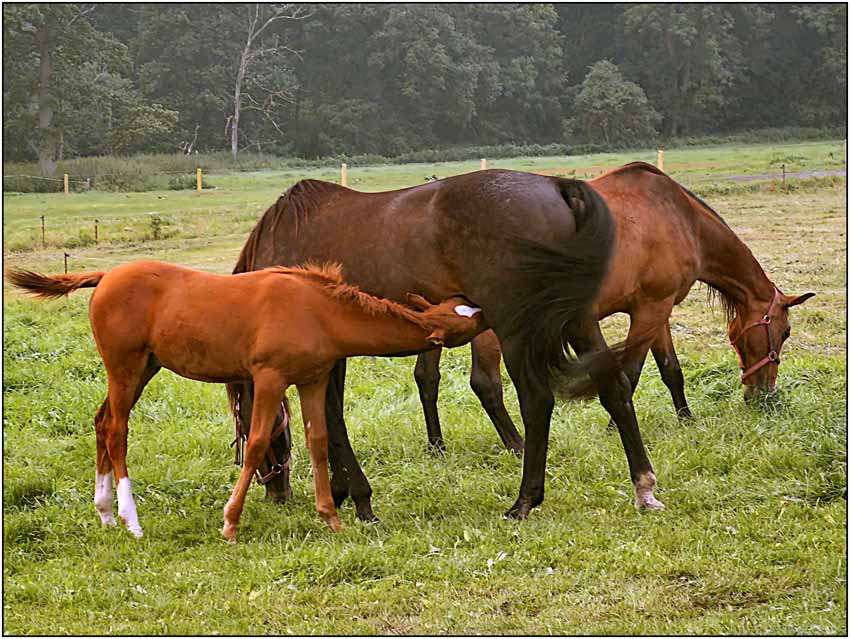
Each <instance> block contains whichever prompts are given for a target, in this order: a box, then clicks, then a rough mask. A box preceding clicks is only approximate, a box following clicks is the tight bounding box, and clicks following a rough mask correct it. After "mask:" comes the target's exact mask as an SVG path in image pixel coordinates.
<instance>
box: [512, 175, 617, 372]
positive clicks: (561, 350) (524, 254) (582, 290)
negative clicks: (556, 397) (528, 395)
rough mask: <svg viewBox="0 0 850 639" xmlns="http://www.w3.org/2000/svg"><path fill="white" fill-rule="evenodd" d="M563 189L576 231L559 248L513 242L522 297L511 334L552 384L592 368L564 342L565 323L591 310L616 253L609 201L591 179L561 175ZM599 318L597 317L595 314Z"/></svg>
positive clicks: (530, 369) (528, 366) (527, 365)
mask: <svg viewBox="0 0 850 639" xmlns="http://www.w3.org/2000/svg"><path fill="white" fill-rule="evenodd" d="M558 187H559V188H560V191H561V194H562V195H563V197H564V200H565V201H566V202H567V204H568V206H569V207H570V208H571V209H572V211H573V214H574V215H575V219H576V235H575V237H574V238H572V239H571V240H569V241H567V242H565V243H562V244H561V245H560V246H552V245H551V244H543V243H540V242H537V241H533V240H528V239H525V238H523V239H517V240H515V241H514V244H515V246H516V249H515V250H517V252H518V254H519V255H520V256H521V257H520V260H519V264H518V267H517V275H518V277H519V279H520V283H521V284H520V290H522V295H521V296H518V297H521V298H522V299H521V300H519V304H518V307H517V308H516V314H515V316H514V317H513V318H512V321H511V333H512V334H513V335H516V336H519V338H520V340H521V341H522V342H523V343H525V344H526V349H525V353H526V355H525V356H526V361H525V368H526V370H527V371H528V372H529V374H530V375H531V376H532V377H533V378H535V379H536V380H537V381H538V382H548V383H549V386H550V388H560V387H563V383H562V381H563V380H559V378H563V377H568V378H573V377H575V376H577V375H580V374H582V373H586V372H587V371H588V366H587V364H585V363H582V362H577V361H576V360H575V359H574V358H572V357H571V356H570V354H569V352H568V351H567V349H566V344H565V343H564V334H565V331H564V329H565V327H566V326H567V325H568V324H570V323H571V322H575V321H580V320H582V319H584V318H587V317H588V314H590V313H592V308H593V303H594V302H595V300H596V297H597V295H598V294H599V290H600V288H601V287H602V283H603V281H604V279H605V276H606V275H607V273H608V265H609V262H610V260H611V256H612V254H613V251H614V242H615V240H616V232H617V227H616V223H615V222H614V218H613V217H612V216H611V212H610V211H609V210H608V205H607V204H606V203H605V200H603V199H602V197H601V196H600V195H599V194H598V193H597V192H596V191H595V190H594V189H593V187H591V186H590V185H588V184H587V183H586V182H583V181H581V180H569V179H562V178H558ZM593 319H595V318H593Z"/></svg>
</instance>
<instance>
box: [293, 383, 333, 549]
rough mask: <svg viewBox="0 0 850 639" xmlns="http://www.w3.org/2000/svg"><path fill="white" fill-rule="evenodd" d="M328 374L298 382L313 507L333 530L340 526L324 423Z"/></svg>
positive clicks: (326, 431)
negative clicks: (334, 499)
mask: <svg viewBox="0 0 850 639" xmlns="http://www.w3.org/2000/svg"><path fill="white" fill-rule="evenodd" d="M327 385H328V378H327V377H325V378H323V379H321V380H320V381H318V382H316V383H314V384H310V385H307V386H298V397H299V398H300V399H301V418H302V421H303V422H304V438H305V440H306V441H307V449H308V450H309V451H310V461H311V462H312V465H313V484H314V486H315V490H316V510H317V511H318V512H319V517H321V518H322V519H323V520H324V521H325V523H326V524H327V525H328V528H330V529H331V531H333V532H339V531H341V530H342V524H341V523H340V521H339V516H338V515H337V512H336V508H335V507H334V501H333V497H332V495H331V482H330V477H329V476H328V430H327V425H326V423H325V398H326V391H327Z"/></svg>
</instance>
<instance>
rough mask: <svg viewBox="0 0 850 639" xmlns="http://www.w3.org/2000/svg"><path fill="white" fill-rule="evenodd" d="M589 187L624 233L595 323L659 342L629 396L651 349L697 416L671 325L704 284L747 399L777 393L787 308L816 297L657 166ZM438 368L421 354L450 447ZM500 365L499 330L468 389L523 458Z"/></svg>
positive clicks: (482, 347) (419, 375) (419, 365)
mask: <svg viewBox="0 0 850 639" xmlns="http://www.w3.org/2000/svg"><path fill="white" fill-rule="evenodd" d="M590 184H592V185H593V187H594V188H595V189H596V190H597V192H598V193H599V194H600V195H602V197H603V198H605V201H606V202H607V203H608V207H609V208H610V210H611V214H612V215H613V216H614V219H615V220H616V222H617V229H618V233H617V244H616V249H615V251H614V258H613V260H612V262H611V268H610V269H609V271H608V276H607V277H606V278H605V284H604V285H603V287H602V292H601V293H600V295H599V298H598V300H597V302H596V315H597V317H599V318H600V319H602V318H604V317H607V316H609V315H612V314H614V313H626V314H628V315H629V317H630V319H631V324H630V329H629V333H630V334H634V333H636V332H644V331H650V332H653V333H654V335H655V337H654V339H653V340H652V341H651V344H650V343H649V342H647V343H646V348H644V349H641V348H637V349H635V350H634V351H632V353H631V355H632V357H631V359H630V361H628V362H625V363H624V367H625V369H626V373H627V375H628V376H629V379H630V381H631V384H632V389H634V387H635V386H637V383H638V380H639V378H640V373H641V368H642V367H643V363H644V360H645V358H646V354H647V350H648V348H650V347H651V349H652V354H653V356H654V358H655V362H656V364H657V365H658V369H659V371H660V372H661V379H662V380H663V381H664V384H665V385H666V386H667V388H668V389H669V390H670V393H671V395H672V397H673V403H674V405H675V407H676V411H677V413H678V414H679V415H680V416H683V417H688V416H690V410H689V408H688V404H687V401H686V400H685V392H684V378H683V376H682V371H681V369H680V367H679V360H678V358H677V357H676V351H675V350H674V349H673V340H672V338H671V336H670V324H669V317H670V313H671V311H672V309H673V306H674V305H676V304H678V303H679V302H681V301H682V300H683V299H684V298H685V296H686V295H687V294H688V292H689V291H690V289H691V287H692V286H693V285H694V283H695V282H696V281H698V280H699V281H701V282H704V283H706V284H708V285H709V286H710V287H711V290H712V291H716V292H717V293H719V296H720V300H721V302H722V304H723V307H724V309H725V310H726V313H727V320H728V322H729V339H730V342H731V344H732V347H733V348H734V349H735V350H736V351H737V352H738V353H739V363H740V365H741V371H742V375H741V382H742V383H743V385H744V392H745V397H747V398H751V397H754V396H756V395H757V394H759V393H762V392H765V391H772V390H773V388H774V387H775V385H776V376H777V372H778V369H779V353H780V350H781V348H782V344H783V342H784V341H785V340H786V339H787V338H788V335H789V334H790V326H789V318H788V309H789V308H791V307H792V306H795V305H797V304H800V303H802V302H805V301H806V300H807V299H808V298H809V297H811V296H812V295H814V293H806V294H805V295H801V296H798V297H794V296H788V295H785V294H783V293H781V292H780V291H779V289H778V288H777V287H776V286H775V285H774V284H773V282H771V281H770V279H768V277H767V275H765V273H764V271H763V270H762V268H761V266H760V265H759V263H758V261H757V260H756V258H755V257H754V256H753V254H752V253H751V252H750V250H749V249H748V248H747V246H746V245H745V244H744V243H743V242H742V241H741V240H740V239H739V238H738V236H737V235H735V233H734V232H733V231H732V229H731V228H729V226H728V225H727V224H726V222H724V221H723V219H722V218H721V217H720V215H719V214H718V213H717V212H716V211H714V209H712V208H711V207H710V206H709V205H708V204H706V203H705V202H704V201H703V200H701V199H700V198H699V197H697V196H696V195H694V194H693V193H692V192H691V191H689V190H687V189H686V188H684V187H683V186H682V185H680V184H679V183H678V182H676V181H675V180H673V179H672V178H670V177H669V176H667V175H666V174H665V173H663V172H662V171H660V170H659V169H657V168H656V167H654V166H652V165H651V164H645V163H643V162H635V163H632V164H627V165H626V166H623V167H620V168H617V169H614V170H612V171H609V172H607V173H605V174H604V175H602V176H600V177H598V178H596V179H594V180H591V181H590ZM759 327H762V328H759ZM439 362H440V350H439V349H435V350H433V351H429V352H428V353H423V354H421V355H420V356H419V358H418V360H417V362H416V370H415V376H416V382H417V384H418V385H419V396H420V398H421V400H422V405H423V408H424V412H425V421H426V424H427V427H428V440H429V441H430V442H431V444H432V445H433V446H435V447H438V448H443V447H444V444H443V438H442V432H441V430H440V421H439V417H438V415H437V389H438V385H439V379H440V371H439ZM499 362H500V348H499V341H498V339H497V338H496V336H495V335H494V334H493V332H492V331H487V332H485V333H482V334H481V335H479V336H478V337H477V338H475V340H473V342H472V371H471V375H470V385H471V386H472V389H473V390H474V391H475V394H476V395H477V396H478V397H479V399H480V400H481V403H482V405H483V406H484V408H485V410H486V411H487V414H488V415H489V416H490V418H491V420H492V421H493V424H494V425H495V427H496V430H497V431H498V433H499V436H500V437H501V438H502V441H503V442H504V443H505V445H506V446H507V447H508V448H509V449H513V450H515V451H521V450H522V439H521V437H520V435H519V433H517V430H516V428H515V427H514V424H513V422H512V421H511V418H510V416H509V415H508V412H507V410H505V405H504V403H503V401H502V380H501V375H500V373H499Z"/></svg>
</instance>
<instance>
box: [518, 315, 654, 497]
mask: <svg viewBox="0 0 850 639" xmlns="http://www.w3.org/2000/svg"><path fill="white" fill-rule="evenodd" d="M566 331H567V333H568V336H569V340H570V344H572V346H573V348H574V349H575V351H576V354H577V355H578V356H579V357H581V356H582V355H593V356H594V357H596V358H597V361H596V363H595V364H594V365H593V366H592V367H591V370H590V377H591V379H592V380H593V382H594V383H595V384H596V387H597V388H598V389H599V400H600V402H601V403H602V406H603V407H604V408H605V410H607V411H608V414H609V415H610V416H611V418H612V419H613V420H614V423H615V424H616V425H617V429H618V430H619V431H620V439H621V440H622V442H623V448H624V449H625V452H626V458H627V459H628V462H629V472H630V474H631V478H632V483H633V484H634V488H635V507H636V508H652V509H656V510H662V509H663V508H664V504H662V503H661V502H660V501H658V500H657V499H655V497H654V496H653V490H654V489H655V484H656V480H655V473H654V472H653V470H652V464H650V463H649V457H648V456H647V454H646V448H645V447H644V445H643V440H642V439H641V436H640V429H639V428H638V423H637V417H636V416H635V410H634V405H633V404H632V387H631V383H630V382H629V379H628V377H626V374H625V373H624V372H623V371H622V369H621V367H620V365H619V364H618V362H617V360H616V358H615V357H614V355H613V354H612V353H611V351H610V350H609V349H608V346H607V345H606V344H605V340H604V339H603V337H602V331H601V330H600V329H599V323H598V322H596V321H591V320H585V321H582V322H575V323H573V324H571V325H569V326H568V327H567V329H566ZM526 454H527V453H526Z"/></svg>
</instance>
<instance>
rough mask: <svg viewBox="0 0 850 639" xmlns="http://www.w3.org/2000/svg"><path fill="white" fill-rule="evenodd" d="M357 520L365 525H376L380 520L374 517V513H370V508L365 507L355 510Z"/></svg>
mask: <svg viewBox="0 0 850 639" xmlns="http://www.w3.org/2000/svg"><path fill="white" fill-rule="evenodd" d="M357 519H359V520H360V521H362V522H365V523H367V524H377V523H378V522H380V521H381V520H380V519H378V518H377V517H376V516H375V513H373V512H372V508H371V507H370V506H365V507H364V508H358V509H357Z"/></svg>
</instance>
